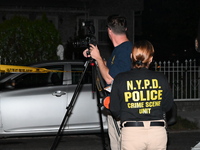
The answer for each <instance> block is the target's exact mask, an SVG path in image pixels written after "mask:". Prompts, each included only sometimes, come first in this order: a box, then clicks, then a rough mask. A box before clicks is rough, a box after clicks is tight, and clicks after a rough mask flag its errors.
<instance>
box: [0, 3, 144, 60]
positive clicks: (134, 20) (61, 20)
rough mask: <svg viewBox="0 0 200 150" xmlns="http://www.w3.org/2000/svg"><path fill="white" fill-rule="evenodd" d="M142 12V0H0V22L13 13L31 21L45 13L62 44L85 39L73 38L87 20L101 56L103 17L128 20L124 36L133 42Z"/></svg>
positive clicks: (105, 52) (104, 33) (104, 34)
mask: <svg viewBox="0 0 200 150" xmlns="http://www.w3.org/2000/svg"><path fill="white" fill-rule="evenodd" d="M142 11H143V0H131V1H130V0H123V1H122V0H115V1H114V0H101V1H100V0H57V1H53V0H49V1H44V0H29V1H25V0H18V1H17V0H1V2H0V23H1V22H3V21H4V20H7V19H10V18H11V17H13V16H15V15H20V16H25V17H28V18H30V19H33V20H34V19H37V18H41V17H42V15H43V14H44V13H45V14H46V16H47V17H48V19H49V21H51V22H52V23H53V24H54V25H55V27H56V28H57V29H58V31H59V32H60V35H61V38H62V44H63V45H65V47H66V44H67V43H69V42H74V43H76V44H77V42H79V43H80V42H82V41H83V40H85V39H78V40H79V41H73V40H74V39H75V38H76V37H77V36H79V37H80V35H79V34H80V32H79V31H80V28H84V27H81V25H82V23H83V22H87V23H91V24H92V25H93V27H94V29H95V30H94V31H95V32H93V33H89V34H93V36H94V37H95V39H96V41H97V43H98V47H99V48H100V49H101V52H102V54H103V55H104V56H103V57H105V58H107V57H108V55H109V53H108V47H109V45H110V41H109V39H108V36H107V30H106V19H107V17H108V16H109V15H111V14H121V15H123V16H125V17H126V18H127V22H128V37H129V39H130V41H133V42H134V39H135V36H136V35H137V34H139V33H140V32H141V14H142ZM83 30H84V33H82V34H85V35H88V32H89V31H88V28H84V29H83ZM79 46H80V44H79ZM111 49H112V48H110V50H111ZM74 57H75V56H74ZM76 57H77V55H76Z"/></svg>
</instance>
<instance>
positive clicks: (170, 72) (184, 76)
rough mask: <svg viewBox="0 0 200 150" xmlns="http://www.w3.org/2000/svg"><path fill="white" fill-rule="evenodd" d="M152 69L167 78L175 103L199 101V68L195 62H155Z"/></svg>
mask: <svg viewBox="0 0 200 150" xmlns="http://www.w3.org/2000/svg"><path fill="white" fill-rule="evenodd" d="M154 69H155V71H160V72H163V73H164V74H165V75H166V76H167V78H168V82H169V83H170V85H171V88H172V91H173V95H174V99H175V101H188V100H191V101H194V100H195V101H196V100H200V86H199V84H200V66H197V65H196V60H185V62H183V63H180V62H179V61H176V62H170V61H164V62H155V63H154Z"/></svg>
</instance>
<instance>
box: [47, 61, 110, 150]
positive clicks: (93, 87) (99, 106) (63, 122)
mask: <svg viewBox="0 0 200 150" xmlns="http://www.w3.org/2000/svg"><path fill="white" fill-rule="evenodd" d="M89 64H91V66H92V82H93V83H92V90H93V91H92V92H93V93H94V91H95V89H96V88H95V79H96V77H97V75H99V73H98V72H97V71H98V70H97V69H98V68H97V66H96V64H95V62H94V60H93V59H89V60H87V61H86V62H85V65H84V66H85V68H84V70H83V73H82V74H81V77H80V80H79V82H78V84H77V87H76V89H75V91H74V94H73V96H72V99H71V102H70V104H69V105H68V106H67V108H66V109H67V111H66V113H65V116H64V118H63V120H62V123H61V125H60V128H59V130H58V132H57V134H56V137H55V139H54V143H53V145H52V146H51V149H50V150H55V149H56V147H57V145H58V142H59V139H60V135H61V132H62V129H63V126H64V125H65V124H66V122H67V120H68V119H69V116H70V114H71V112H72V109H73V106H74V104H75V102H76V100H77V96H78V94H79V92H80V88H81V83H82V80H83V77H84V76H85V73H86V70H87V68H88V66H89ZM95 69H96V70H95ZM95 71H96V72H97V73H96V72H95ZM98 79H101V78H100V76H98ZM99 92H100V91H99ZM99 92H97V104H98V111H99V119H100V127H101V138H102V144H103V150H106V149H107V148H106V147H107V144H106V142H105V136H104V129H103V121H102V115H101V106H102V105H101V103H100V93H99ZM101 92H103V90H102V91H101ZM103 94H104V93H103Z"/></svg>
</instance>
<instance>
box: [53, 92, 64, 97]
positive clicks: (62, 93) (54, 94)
mask: <svg viewBox="0 0 200 150" xmlns="http://www.w3.org/2000/svg"><path fill="white" fill-rule="evenodd" d="M66 93H67V92H65V91H55V92H53V93H52V95H53V96H57V97H61V96H62V95H65V94H66Z"/></svg>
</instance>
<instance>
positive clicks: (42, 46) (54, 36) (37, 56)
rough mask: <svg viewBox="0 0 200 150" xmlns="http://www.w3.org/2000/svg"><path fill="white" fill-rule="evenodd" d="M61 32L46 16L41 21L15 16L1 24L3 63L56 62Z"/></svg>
mask: <svg viewBox="0 0 200 150" xmlns="http://www.w3.org/2000/svg"><path fill="white" fill-rule="evenodd" d="M60 43H61V38H60V35H59V32H58V31H57V30H56V28H55V26H54V25H53V24H52V23H50V22H49V21H48V19H47V17H46V16H45V15H44V16H43V17H42V19H40V20H34V21H32V20H30V19H28V18H26V17H20V16H15V17H13V18H12V19H10V20H6V21H4V22H3V23H1V24H0V56H1V63H4V64H13V65H24V64H30V63H35V62H39V61H45V60H55V59H57V56H56V49H57V46H58V44H60Z"/></svg>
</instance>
